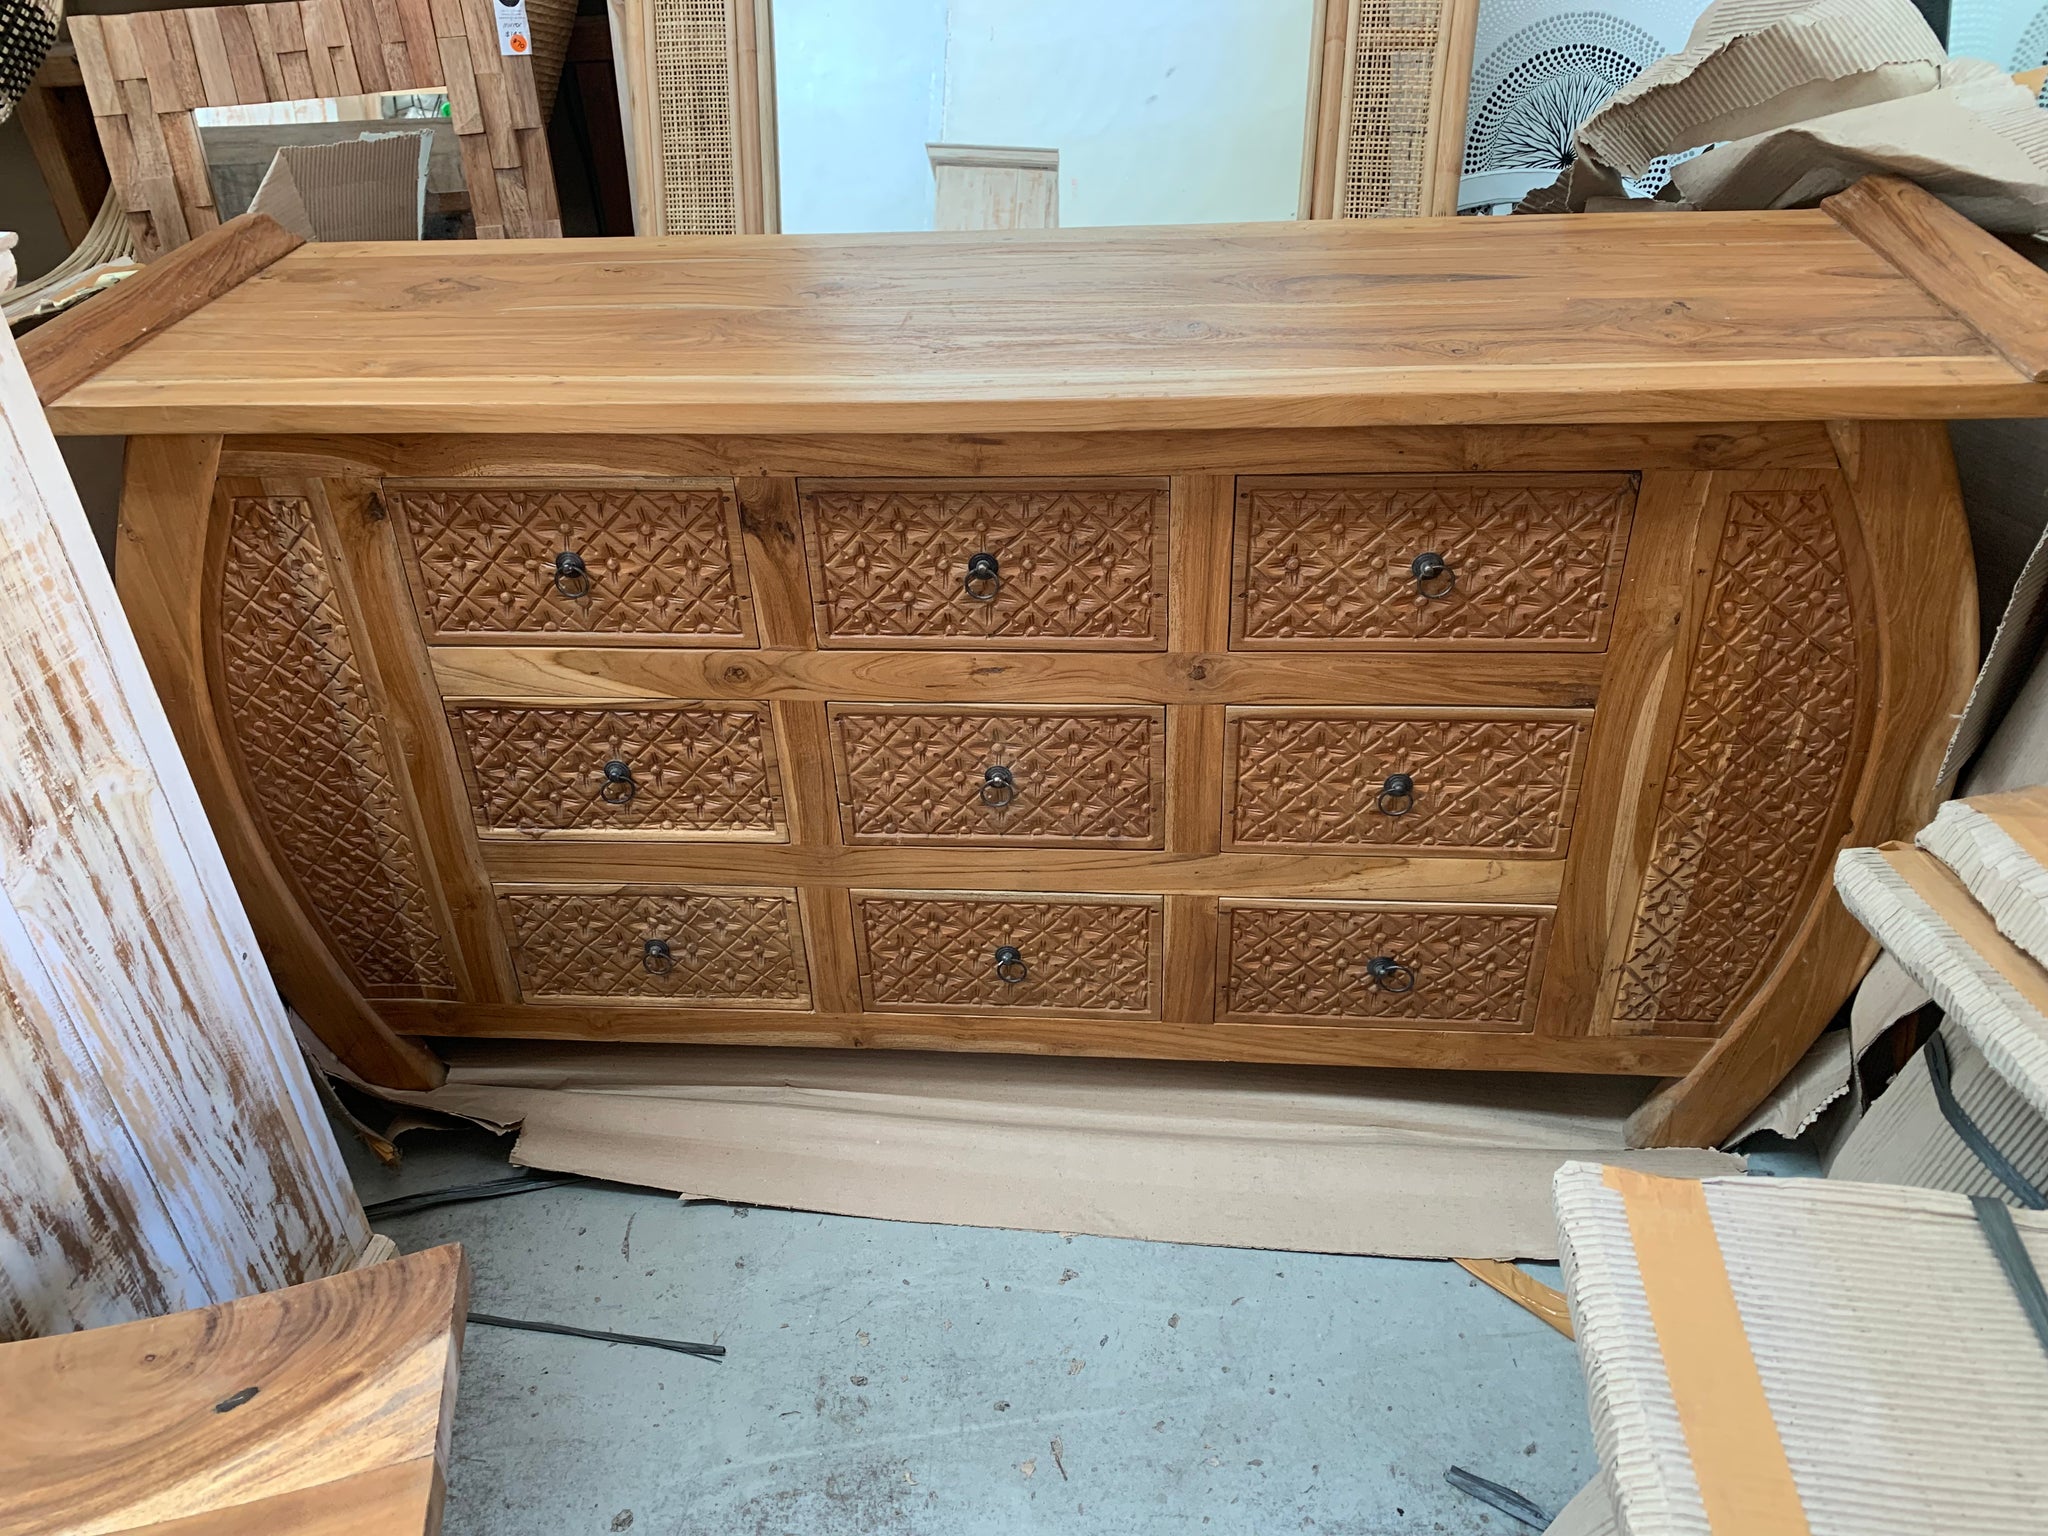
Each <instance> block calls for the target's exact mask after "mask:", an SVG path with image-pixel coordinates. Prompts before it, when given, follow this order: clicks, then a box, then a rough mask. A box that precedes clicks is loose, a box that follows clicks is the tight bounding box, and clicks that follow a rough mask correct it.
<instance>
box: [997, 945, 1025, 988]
mask: <svg viewBox="0 0 2048 1536" xmlns="http://www.w3.org/2000/svg"><path fill="white" fill-rule="evenodd" d="M1030 974H1031V967H1030V966H1028V965H1026V964H1025V963H1024V952H1023V951H1022V950H1021V949H1019V948H1018V947H1017V946H1016V945H1014V944H1004V945H1001V946H1000V947H998V948H997V950H996V979H997V980H998V981H1000V982H1001V983H1002V984H1003V985H1004V986H1006V987H1014V986H1015V985H1016V984H1017V983H1018V982H1020V981H1022V980H1023V979H1024V978H1025V977H1027V976H1029V975H1030Z"/></svg>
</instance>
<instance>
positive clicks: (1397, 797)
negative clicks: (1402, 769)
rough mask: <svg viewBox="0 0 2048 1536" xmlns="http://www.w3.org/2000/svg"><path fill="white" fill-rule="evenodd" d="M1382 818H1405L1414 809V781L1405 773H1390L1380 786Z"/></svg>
mask: <svg viewBox="0 0 2048 1536" xmlns="http://www.w3.org/2000/svg"><path fill="white" fill-rule="evenodd" d="M1378 803H1379V808H1380V814H1381V815H1382V816H1406V815H1407V814H1408V813H1409V812H1410V811H1412V810H1414V809H1415V780H1414V779H1413V778H1411V777H1410V776H1409V775H1407V774H1405V773H1390V774H1388V775H1387V782H1386V783H1384V784H1382V785H1381V786H1380V793H1379V802H1378Z"/></svg>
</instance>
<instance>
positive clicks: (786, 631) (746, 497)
mask: <svg viewBox="0 0 2048 1536" xmlns="http://www.w3.org/2000/svg"><path fill="white" fill-rule="evenodd" d="M736 489H737V493H738V496H739V505H740V532H741V534H742V536H743V537H744V538H745V540H746V549H747V584H748V590H749V591H750V593H751V594H752V596H753V601H754V623H755V625H756V626H757V628H758V630H759V632H760V637H761V644H763V645H767V646H774V647H776V648H778V649H784V648H786V649H789V650H802V651H808V650H815V649H816V648H817V641H816V637H815V635H814V634H813V631H812V628H811V577H810V568H809V563H808V562H807V561H806V560H805V558H804V534H803V522H802V519H801V517H800V515H799V514H798V512H797V500H796V481H795V479H794V478H793V477H791V476H787V475H777V476H772V477H771V476H765V475H761V476H748V477H746V478H744V479H742V480H740V481H739V482H738V483H737V487H736Z"/></svg>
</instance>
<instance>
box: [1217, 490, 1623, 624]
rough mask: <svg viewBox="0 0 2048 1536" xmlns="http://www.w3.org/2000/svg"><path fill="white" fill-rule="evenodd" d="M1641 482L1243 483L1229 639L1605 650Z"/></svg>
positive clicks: (1238, 500)
mask: <svg viewBox="0 0 2048 1536" xmlns="http://www.w3.org/2000/svg"><path fill="white" fill-rule="evenodd" d="M1635 498H1636V490H1635V479H1634V477H1633V476H1631V475H1433V476H1414V475H1372V476H1336V477H1317V478H1313V479H1309V478H1297V477H1286V478H1277V479H1266V478H1260V479H1241V480H1239V481H1238V492H1237V532H1236V553H1235V561H1234V565H1235V591H1234V598H1233V601H1232V604H1231V644H1232V645H1233V646H1237V647H1239V648H1243V649H1267V650H1282V649H1290V648H1292V649H1301V648H1308V649H1316V648H1321V649H1333V648H1335V649H1343V648H1352V647H1357V648H1369V647H1375V646H1432V645H1444V644H1456V643H1460V642H1464V643H1471V644H1484V645H1491V646H1501V647H1516V648H1524V649H1532V650H1597V649H1599V648H1600V647H1601V646H1603V645H1605V644H1606V641H1607V624H1608V616H1609V614H1610V613H1611V611H1612V609H1613V606H1614V594H1615V590H1616V588H1617V586H1618V585H1619V583H1620V580H1621V566H1622V558H1623V556H1624V555H1625V554H1626V553H1627V550H1628V528H1629V521H1630V519H1631V518H1632V517H1633V515H1634V512H1635Z"/></svg>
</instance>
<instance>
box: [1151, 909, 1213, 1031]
mask: <svg viewBox="0 0 2048 1536" xmlns="http://www.w3.org/2000/svg"><path fill="white" fill-rule="evenodd" d="M1216 940H1217V915H1216V898H1215V897H1214V896H1169V897H1167V898H1166V1001H1165V1005H1164V1007H1163V1009H1162V1010H1161V1011H1162V1012H1163V1013H1164V1015H1165V1016H1166V1018H1167V1019H1168V1020H1170V1021H1172V1022H1175V1023H1181V1024H1207V1023H1210V1022H1212V1021H1213V1020H1214V1019H1215V1017H1216Z"/></svg>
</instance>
